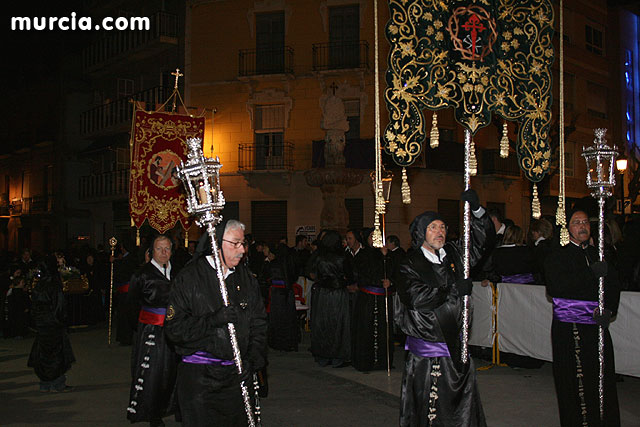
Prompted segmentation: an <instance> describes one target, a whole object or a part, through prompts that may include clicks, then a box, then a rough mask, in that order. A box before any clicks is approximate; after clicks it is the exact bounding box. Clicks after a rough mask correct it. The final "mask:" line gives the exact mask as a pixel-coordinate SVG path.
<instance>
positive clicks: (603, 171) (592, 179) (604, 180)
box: [567, 129, 618, 420]
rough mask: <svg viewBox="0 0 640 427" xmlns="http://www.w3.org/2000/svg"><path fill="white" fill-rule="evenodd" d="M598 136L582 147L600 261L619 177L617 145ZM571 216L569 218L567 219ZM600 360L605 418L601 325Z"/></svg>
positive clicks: (601, 294)
mask: <svg viewBox="0 0 640 427" xmlns="http://www.w3.org/2000/svg"><path fill="white" fill-rule="evenodd" d="M593 133H594V135H595V139H594V140H593V145H591V146H589V147H586V148H585V147H582V157H584V160H585V161H586V162H587V187H589V188H590V189H591V190H592V191H591V196H592V197H594V198H596V199H598V206H599V207H600V210H599V217H598V255H599V259H600V261H603V260H604V203H605V199H606V198H608V197H611V194H612V191H611V189H612V188H613V187H614V186H615V185H616V177H615V174H614V168H613V165H615V163H616V157H617V156H618V153H617V152H616V147H615V146H614V147H613V148H611V147H609V146H608V145H607V140H606V139H605V134H606V133H607V130H606V129H596V130H594V131H593ZM567 219H569V218H567ZM603 311H604V277H600V278H599V283H598V312H599V313H600V314H602V313H603ZM598 361H599V362H600V371H599V373H598V380H599V381H598V396H599V397H600V420H602V419H603V418H604V328H603V327H602V326H599V327H598Z"/></svg>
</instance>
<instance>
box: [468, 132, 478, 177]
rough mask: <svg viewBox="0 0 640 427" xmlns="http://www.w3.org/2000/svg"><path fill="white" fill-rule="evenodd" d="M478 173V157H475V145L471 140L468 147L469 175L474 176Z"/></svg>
mask: <svg viewBox="0 0 640 427" xmlns="http://www.w3.org/2000/svg"><path fill="white" fill-rule="evenodd" d="M477 174H478V159H477V157H476V145H475V144H474V143H473V139H472V140H471V146H470V147H469V175H470V176H476V175H477Z"/></svg>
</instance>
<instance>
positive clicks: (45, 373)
mask: <svg viewBox="0 0 640 427" xmlns="http://www.w3.org/2000/svg"><path fill="white" fill-rule="evenodd" d="M54 274H57V272H55V273H54ZM61 285H62V284H61V283H60V282H59V281H58V280H55V279H53V280H51V279H49V278H47V279H42V280H40V281H39V282H38V283H37V284H36V285H35V287H34V288H33V290H32V291H31V315H32V316H33V323H34V325H35V327H36V339H35V341H34V342H33V346H32V347H31V353H30V354H29V361H28V362H27V366H29V367H31V368H33V369H34V370H35V373H36V375H37V376H38V378H40V381H53V380H55V379H57V378H59V377H60V376H62V375H64V374H65V373H66V372H67V371H68V370H69V369H71V364H72V363H73V362H75V360H76V359H75V357H74V355H73V350H72V348H71V342H70V341H69V336H68V335H67V329H66V325H65V321H66V303H65V298H64V295H63V293H62V287H61Z"/></svg>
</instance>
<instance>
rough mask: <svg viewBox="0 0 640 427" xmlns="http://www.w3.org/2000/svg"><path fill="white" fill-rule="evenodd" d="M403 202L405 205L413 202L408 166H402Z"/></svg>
mask: <svg viewBox="0 0 640 427" xmlns="http://www.w3.org/2000/svg"><path fill="white" fill-rule="evenodd" d="M401 190H402V203H404V204H405V205H408V204H411V188H410V187H409V181H408V180H407V168H402V187H401Z"/></svg>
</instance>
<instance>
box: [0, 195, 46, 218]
mask: <svg viewBox="0 0 640 427" xmlns="http://www.w3.org/2000/svg"><path fill="white" fill-rule="evenodd" d="M2 208H6V209H2ZM5 211H7V212H8V214H10V215H30V214H43V213H48V212H52V211H53V196H52V195H37V196H31V197H23V198H22V199H17V200H13V201H12V202H11V203H10V204H9V206H2V207H1V208H0V213H2V214H3V215H4V212H5Z"/></svg>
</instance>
